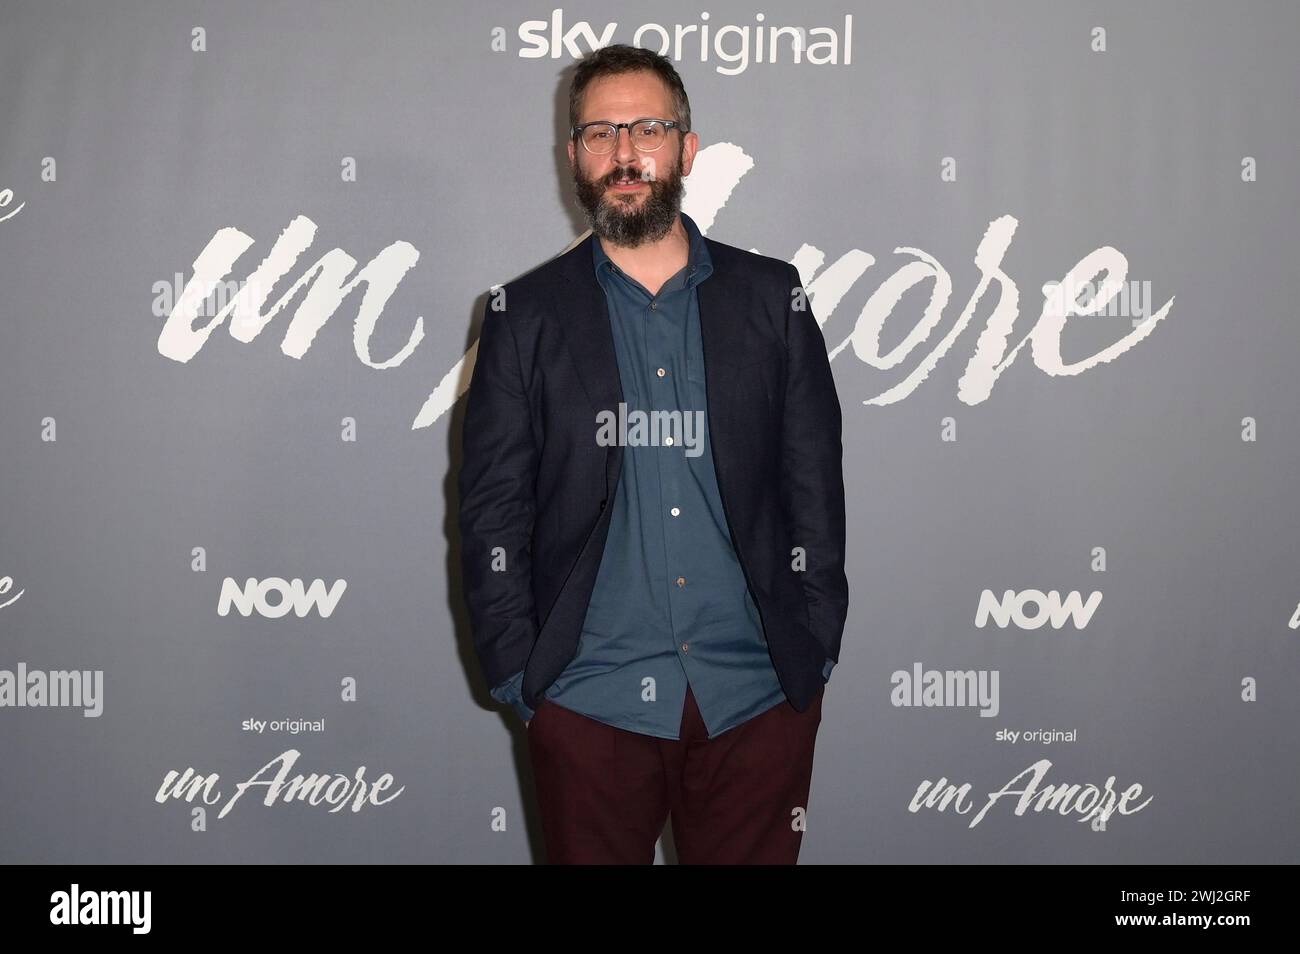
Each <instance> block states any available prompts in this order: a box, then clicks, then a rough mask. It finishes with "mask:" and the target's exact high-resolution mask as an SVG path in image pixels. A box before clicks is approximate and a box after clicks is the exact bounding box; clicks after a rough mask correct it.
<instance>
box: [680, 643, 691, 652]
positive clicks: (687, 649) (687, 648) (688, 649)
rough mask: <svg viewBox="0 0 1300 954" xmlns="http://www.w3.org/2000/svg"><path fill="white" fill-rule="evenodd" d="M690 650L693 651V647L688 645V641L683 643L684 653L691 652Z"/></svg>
mask: <svg viewBox="0 0 1300 954" xmlns="http://www.w3.org/2000/svg"><path fill="white" fill-rule="evenodd" d="M690 651H691V647H690V646H689V645H687V644H686V643H682V652H684V653H688V652H690Z"/></svg>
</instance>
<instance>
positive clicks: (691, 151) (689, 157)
mask: <svg viewBox="0 0 1300 954" xmlns="http://www.w3.org/2000/svg"><path fill="white" fill-rule="evenodd" d="M699 148H700V137H699V136H697V135H695V133H693V132H688V133H687V134H686V135H685V136H683V137H682V169H681V172H682V175H683V176H689V175H690V174H691V166H692V165H694V163H695V153H696V150H698V149H699Z"/></svg>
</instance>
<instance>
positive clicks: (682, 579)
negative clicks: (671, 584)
mask: <svg viewBox="0 0 1300 954" xmlns="http://www.w3.org/2000/svg"><path fill="white" fill-rule="evenodd" d="M677 585H678V586H685V585H686V577H684V576H679V577H678V578H677Z"/></svg>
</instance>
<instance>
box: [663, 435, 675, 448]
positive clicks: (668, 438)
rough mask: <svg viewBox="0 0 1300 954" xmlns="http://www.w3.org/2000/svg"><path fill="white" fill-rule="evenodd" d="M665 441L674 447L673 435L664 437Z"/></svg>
mask: <svg viewBox="0 0 1300 954" xmlns="http://www.w3.org/2000/svg"><path fill="white" fill-rule="evenodd" d="M664 443H665V444H667V445H668V446H669V447H672V446H673V439H672V438H671V437H665V438H664Z"/></svg>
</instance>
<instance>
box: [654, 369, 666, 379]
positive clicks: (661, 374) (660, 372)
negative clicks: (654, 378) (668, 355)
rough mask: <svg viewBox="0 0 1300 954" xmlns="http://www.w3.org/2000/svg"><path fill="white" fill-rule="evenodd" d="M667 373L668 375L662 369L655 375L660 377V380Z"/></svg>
mask: <svg viewBox="0 0 1300 954" xmlns="http://www.w3.org/2000/svg"><path fill="white" fill-rule="evenodd" d="M667 373H668V372H667V371H665V370H664V369H663V368H659V369H658V370H657V371H655V374H657V375H659V377H661V378H662V377H663V376H664V375H665V374H667Z"/></svg>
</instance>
